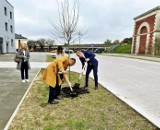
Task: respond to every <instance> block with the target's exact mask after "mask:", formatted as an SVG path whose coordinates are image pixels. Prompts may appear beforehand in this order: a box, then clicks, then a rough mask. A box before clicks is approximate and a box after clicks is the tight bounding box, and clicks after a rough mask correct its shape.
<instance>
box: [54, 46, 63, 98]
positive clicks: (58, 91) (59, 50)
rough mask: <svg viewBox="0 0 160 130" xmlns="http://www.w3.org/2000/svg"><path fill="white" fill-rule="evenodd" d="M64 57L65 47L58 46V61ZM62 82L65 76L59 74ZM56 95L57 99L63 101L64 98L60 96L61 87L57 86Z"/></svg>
mask: <svg viewBox="0 0 160 130" xmlns="http://www.w3.org/2000/svg"><path fill="white" fill-rule="evenodd" d="M62 56H64V52H63V47H62V46H58V47H57V53H56V59H58V58H60V57H62ZM59 76H60V78H61V80H62V79H63V74H59ZM55 89H56V92H57V93H56V95H55V99H59V100H62V99H63V98H62V97H61V96H60V94H61V85H56V88H55Z"/></svg>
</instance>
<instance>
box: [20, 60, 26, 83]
mask: <svg viewBox="0 0 160 130" xmlns="http://www.w3.org/2000/svg"><path fill="white" fill-rule="evenodd" d="M21 79H22V80H24V79H28V64H27V62H22V65H21Z"/></svg>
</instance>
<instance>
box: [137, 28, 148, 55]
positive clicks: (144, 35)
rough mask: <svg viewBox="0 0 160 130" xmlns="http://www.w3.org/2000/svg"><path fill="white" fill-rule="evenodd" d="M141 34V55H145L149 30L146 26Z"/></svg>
mask: <svg viewBox="0 0 160 130" xmlns="http://www.w3.org/2000/svg"><path fill="white" fill-rule="evenodd" d="M140 34H141V35H140V46H139V54H145V50H146V42H147V28H146V27H145V26H144V27H142V29H141V33H140Z"/></svg>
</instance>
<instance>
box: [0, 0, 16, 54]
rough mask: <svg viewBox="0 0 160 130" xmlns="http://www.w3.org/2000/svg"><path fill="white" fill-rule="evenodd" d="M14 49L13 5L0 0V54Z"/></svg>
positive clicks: (12, 51) (5, 0) (11, 51)
mask: <svg viewBox="0 0 160 130" xmlns="http://www.w3.org/2000/svg"><path fill="white" fill-rule="evenodd" d="M15 51H16V49H15V25H14V7H13V6H12V5H11V4H10V3H9V2H8V1H7V0H0V54H5V53H14V52H15Z"/></svg>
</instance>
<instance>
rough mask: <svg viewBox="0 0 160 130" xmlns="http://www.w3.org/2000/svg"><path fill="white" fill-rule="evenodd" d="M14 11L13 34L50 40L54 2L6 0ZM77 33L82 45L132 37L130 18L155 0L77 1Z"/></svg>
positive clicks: (54, 17) (153, 5) (54, 15)
mask: <svg viewBox="0 0 160 130" xmlns="http://www.w3.org/2000/svg"><path fill="white" fill-rule="evenodd" d="M9 2H10V3H11V4H12V5H13V6H14V9H15V25H16V32H17V33H22V35H23V34H24V35H27V37H28V38H30V39H32V38H34V39H35V38H41V37H45V38H48V37H50V35H51V33H50V29H49V26H50V24H49V19H50V18H51V19H52V20H56V16H57V3H56V0H38V1H36V0H21V1H19V0H9ZM79 3H80V17H79V23H78V29H79V30H80V31H82V32H83V30H88V33H87V39H85V41H84V42H89V43H93V42H94V43H102V42H104V41H105V40H106V39H111V40H115V39H120V40H122V39H123V38H126V37H131V36H132V35H133V27H134V20H133V18H134V17H136V16H138V15H140V14H141V13H144V12H146V11H147V10H150V9H152V8H154V7H156V6H158V5H159V0H154V1H150V0H112V1H111V0H100V1H98V0H79Z"/></svg>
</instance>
